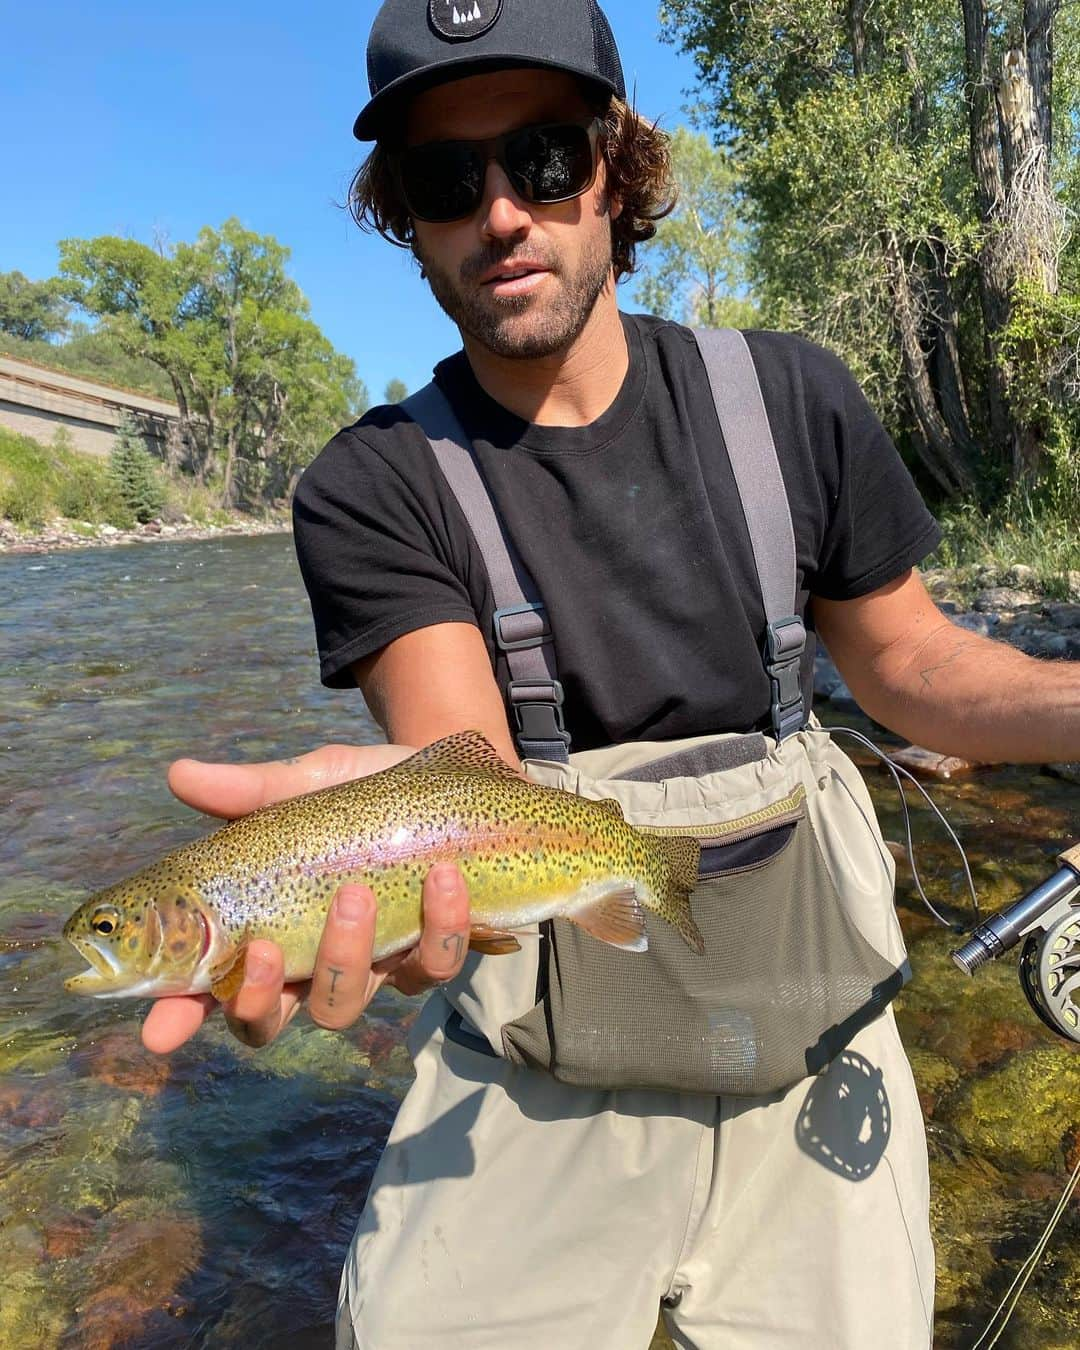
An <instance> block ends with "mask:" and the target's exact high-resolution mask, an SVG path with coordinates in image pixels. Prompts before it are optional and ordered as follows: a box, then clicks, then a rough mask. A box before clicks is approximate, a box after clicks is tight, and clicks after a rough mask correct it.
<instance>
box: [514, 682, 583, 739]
mask: <svg viewBox="0 0 1080 1350" xmlns="http://www.w3.org/2000/svg"><path fill="white" fill-rule="evenodd" d="M506 697H507V701H508V702H509V704H510V708H511V710H512V711H513V714H514V724H515V728H516V733H515V734H516V735H517V737H518V741H519V744H520V743H521V742H522V741H527V742H529V743H532V742H538V741H558V742H560V743H561V744H562V745H565V746H569V744H570V733H569V732H568V731H567V730H566V724H565V723H564V722H563V687H562V685H561V683H560V682H559V681H558V680H511V681H510V683H509V684H508V685H507V686H506Z"/></svg>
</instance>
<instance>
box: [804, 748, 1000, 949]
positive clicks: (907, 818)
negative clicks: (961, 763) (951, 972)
mask: <svg viewBox="0 0 1080 1350" xmlns="http://www.w3.org/2000/svg"><path fill="white" fill-rule="evenodd" d="M821 730H822V731H824V732H826V733H827V734H828V735H830V736H835V735H837V734H838V733H839V734H841V735H844V736H854V738H855V739H856V740H857V741H858V742H859V743H860V744H861V745H864V746H865V747H866V749H867V750H869V751H870V752H871V753H872V754H875V755H876V756H877V757H878V759H880V760H881V762H882V764H884V765H885V767H886V768H887V769H888V770H889V772H890V773H891V774H892V777H893V782H894V783H895V784H896V791H897V793H898V794H899V796H900V806H901V809H902V810H903V813H904V832H905V834H906V835H907V855H908V862H909V863H910V864H911V877H912V880H913V881H914V883H915V889H916V891H917V892H918V894H919V898H920V899H921V900H922V902H923V904H924V905H925V906H926V908H927V909H928V910H929V911H930V913H931V914H932V915H933V916H934V918H935V919H937V921H938V923H940V924H942V925H943V926H944V927H945V928H950V929H952V931H953V932H954V933H962V932H964V931H965V929H964V927H963V925H962V924H955V923H950V922H949V920H948V919H946V918H945V916H944V915H943V914H942V913H941V912H940V911H939V910H937V909H935V908H934V906H933V905H932V904H931V903H930V899H929V897H928V896H927V894H926V892H925V891H924V890H923V884H922V879H921V878H920V876H919V869H918V867H917V866H916V865H915V845H914V843H913V841H912V837H911V815H910V813H909V810H908V803H907V794H906V793H905V791H904V784H903V783H902V782H901V780H900V775H901V774H903V776H904V778H906V779H907V780H908V781H909V782H910V783H912V784H913V785H914V787H915V789H916V790H917V791H918V792H919V793H920V794H921V796H922V798H923V800H924V801H925V802H926V804H927V806H929V808H930V810H931V811H933V813H934V815H935V816H937V818H938V820H940V821H941V823H942V825H944V827H945V830H946V832H947V833H948V836H949V838H950V839H951V840H952V841H953V843H954V844H955V845H956V851H957V853H959V854H960V861H961V862H962V863H963V865H964V877H965V879H966V881H967V886H968V891H969V892H970V894H971V908H972V909H973V911H974V913H975V922H976V923H978V922H979V919H980V914H979V897H978V895H977V894H976V893H975V882H974V879H973V878H972V875H971V868H970V867H969V866H968V860H967V854H966V853H965V852H964V846H963V844H961V842H960V840H959V839H958V838H957V837H956V831H955V830H954V829H953V827H952V826H951V825H950V824H949V822H948V821H947V820H946V819H945V817H944V815H943V814H942V812H941V810H940V809H939V808H938V805H937V803H936V802H935V801H934V799H933V797H931V796H930V794H929V792H927V790H926V789H925V788H924V787H923V785H922V784H921V783H920V782H919V780H918V779H917V778H916V777H915V775H914V774H913V773H910V772H909V771H908V770H907V769H905V768H904V766H903V765H902V764H897V763H895V762H894V761H893V760H891V759H890V758H889V756H888V755H887V754H886V753H885V752H884V750H879V749H878V747H877V746H876V745H875V744H874V742H873V741H872V740H871V739H870V738H869V736H864V735H863V734H862V732H861V731H856V730H855V729H854V727H826V726H823V727H822V728H821Z"/></svg>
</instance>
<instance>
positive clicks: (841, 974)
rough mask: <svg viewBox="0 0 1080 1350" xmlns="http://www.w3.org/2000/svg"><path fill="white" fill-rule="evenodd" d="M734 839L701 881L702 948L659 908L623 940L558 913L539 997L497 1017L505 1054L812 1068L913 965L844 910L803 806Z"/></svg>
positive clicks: (595, 1078) (588, 1077) (753, 1084)
mask: <svg viewBox="0 0 1080 1350" xmlns="http://www.w3.org/2000/svg"><path fill="white" fill-rule="evenodd" d="M753 843H754V845H755V848H754V850H753V851H752V853H751V854H750V855H748V853H747V851H746V850H745V849H742V850H741V851H740V852H738V853H737V854H735V853H733V855H732V861H733V863H734V865H733V866H731V867H726V868H725V867H724V866H722V865H721V860H720V859H718V857H717V855H722V854H724V853H725V850H724V849H714V850H710V851H709V853H708V854H707V855H706V857H707V862H706V866H711V867H712V868H715V869H716V870H715V871H714V872H713V873H712V874H710V875H706V876H703V877H702V878H701V880H700V882H699V884H698V886H697V889H696V890H695V891H694V894H693V897H692V907H693V912H694V918H695V919H696V921H697V924H698V927H699V928H700V929H701V932H702V934H703V936H704V938H705V953H704V955H703V956H697V955H695V953H694V952H692V951H691V950H690V949H689V948H688V947H687V946H686V944H685V943H684V942H683V940H682V939H681V938H680V937H679V935H678V934H677V933H676V932H675V931H674V930H673V929H671V928H670V927H668V925H667V924H665V923H664V922H663V920H660V919H655V918H654V917H653V916H652V915H649V916H648V918H647V920H646V923H647V928H648V936H649V950H648V952H646V953H642V954H637V953H632V952H623V951H619V950H617V949H615V948H612V947H608V946H606V945H604V944H603V943H600V942H597V941H595V940H594V939H593V938H591V937H590V936H589V935H588V934H586V933H584V932H583V931H582V930H581V929H580V928H578V927H577V926H576V925H575V924H572V923H569V922H567V921H565V920H562V919H556V920H555V921H554V922H553V923H552V924H551V925H550V929H549V939H550V940H549V943H548V950H547V951H546V952H545V953H542V954H541V963H542V968H541V974H542V976H543V977H545V978H546V985H545V987H544V989H543V997H542V999H541V1001H540V1002H539V1003H538V1004H537V1005H536V1007H535V1008H533V1009H532V1010H531V1011H530V1012H529V1013H527V1014H526V1015H525V1016H524V1017H522V1018H519V1019H518V1020H517V1021H516V1022H511V1023H508V1024H507V1025H506V1026H505V1027H504V1028H503V1045H504V1049H505V1052H506V1054H507V1056H508V1057H509V1058H510V1059H512V1060H514V1061H515V1062H517V1063H520V1064H527V1065H530V1066H532V1067H536V1068H543V1069H546V1070H548V1071H549V1072H551V1073H553V1074H554V1075H555V1077H556V1078H559V1079H561V1080H562V1081H563V1082H567V1083H573V1084H575V1085H577V1086H580V1087H599V1088H617V1087H640V1088H666V1089H670V1090H674V1091H681V1092H708V1093H737V1094H748V1095H757V1094H761V1093H767V1092H772V1091H775V1090H777V1089H779V1088H784V1087H787V1086H789V1085H790V1084H792V1083H795V1082H797V1081H798V1080H799V1079H801V1078H805V1077H806V1076H807V1074H812V1073H816V1072H818V1071H819V1070H820V1069H822V1068H824V1066H825V1065H826V1064H827V1063H828V1062H829V1061H830V1060H831V1059H832V1058H833V1057H834V1056H835V1055H836V1054H838V1053H839V1051H840V1050H841V1049H843V1047H844V1046H845V1045H846V1044H847V1043H848V1041H849V1040H850V1039H851V1037H852V1036H853V1035H854V1034H855V1032H856V1031H858V1030H859V1028H860V1027H862V1026H864V1025H865V1024H866V1023H867V1022H869V1021H871V1020H872V1019H873V1018H874V1017H876V1016H877V1015H878V1013H880V1012H881V1010H882V1009H883V1008H884V1007H885V1006H886V1004H887V1003H888V1002H889V1001H890V999H892V998H893V997H894V996H895V994H896V993H897V992H898V991H899V989H900V987H901V986H902V984H903V982H904V974H903V973H902V972H901V971H900V970H897V969H896V968H895V967H894V966H893V965H891V964H890V962H888V961H887V960H886V959H885V958H884V957H882V956H880V955H879V954H878V953H877V952H876V951H875V950H874V949H873V948H872V947H871V946H870V944H869V943H868V942H867V941H866V940H865V939H864V938H863V937H862V935H861V934H860V933H859V932H858V930H857V929H856V928H855V927H854V925H853V924H852V923H851V921H850V920H849V919H848V917H847V915H846V914H845V912H844V910H843V907H842V905H841V903H840V900H839V897H838V896H837V894H836V890H835V888H834V886H833V882H832V879H831V878H830V876H829V873H828V870H827V869H826V867H825V863H824V860H823V859H822V856H821V852H820V849H819V848H818V844H817V840H816V837H815V835H814V831H813V827H812V825H811V823H810V821H809V820H808V819H806V818H805V817H804V818H803V819H801V820H800V821H799V822H798V823H797V824H795V825H788V826H786V827H784V828H783V829H781V830H776V831H772V832H771V833H769V834H766V835H763V836H761V837H760V838H759V839H758V840H755V841H753Z"/></svg>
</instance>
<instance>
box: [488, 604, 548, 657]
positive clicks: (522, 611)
mask: <svg viewBox="0 0 1080 1350" xmlns="http://www.w3.org/2000/svg"><path fill="white" fill-rule="evenodd" d="M491 625H492V628H493V630H494V633H495V645H496V646H497V647H498V648H499V650H500V651H501V652H521V651H524V650H525V649H526V648H527V647H539V646H540V645H541V643H543V642H549V641H550V640H551V625H550V624H549V623H548V618H547V610H546V609H545V607H544V606H543V605H542V604H541V603H540V601H538V600H537V601H533V602H532V603H531V604H530V603H526V604H523V605H504V606H503V608H502V609H497V610H496V611H495V613H494V614H493V615H492V619H491Z"/></svg>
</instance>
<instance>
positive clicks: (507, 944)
mask: <svg viewBox="0 0 1080 1350" xmlns="http://www.w3.org/2000/svg"><path fill="white" fill-rule="evenodd" d="M469 950H470V951H473V952H479V953H480V954H481V955H482V956H509V955H510V953H511V952H519V951H521V943H520V942H519V941H518V940H517V938H516V937H515V936H514V935H513V933H511V932H508V931H507V930H506V929H505V928H492V926H491V925H490V924H488V923H474V924H471V925H470V926H469Z"/></svg>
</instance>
